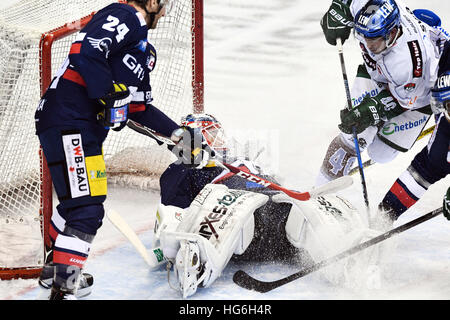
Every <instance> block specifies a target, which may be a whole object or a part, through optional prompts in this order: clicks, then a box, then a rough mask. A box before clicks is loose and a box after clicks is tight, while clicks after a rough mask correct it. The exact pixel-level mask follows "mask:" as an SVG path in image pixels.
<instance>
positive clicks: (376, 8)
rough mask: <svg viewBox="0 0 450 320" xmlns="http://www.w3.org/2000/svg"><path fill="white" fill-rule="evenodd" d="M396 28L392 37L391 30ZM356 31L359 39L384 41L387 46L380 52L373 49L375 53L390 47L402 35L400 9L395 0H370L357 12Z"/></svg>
mask: <svg viewBox="0 0 450 320" xmlns="http://www.w3.org/2000/svg"><path fill="white" fill-rule="evenodd" d="M394 28H397V32H396V34H395V35H394V36H392V37H391V31H392V30H393V29H394ZM355 31H356V35H357V37H358V38H359V40H362V41H363V40H366V42H370V41H374V40H382V41H384V43H385V47H384V46H383V47H382V48H380V51H379V52H375V51H374V50H371V51H373V52H374V53H380V52H381V51H383V50H384V49H386V48H390V47H391V46H392V45H393V44H394V43H395V41H396V40H397V38H398V36H399V35H400V10H399V8H398V6H397V4H396V3H395V1H394V0H370V1H369V2H368V3H367V4H366V5H365V6H364V7H363V8H362V9H361V10H359V11H358V13H357V14H356V17H355ZM369 47H370V44H369ZM369 49H370V48H369Z"/></svg>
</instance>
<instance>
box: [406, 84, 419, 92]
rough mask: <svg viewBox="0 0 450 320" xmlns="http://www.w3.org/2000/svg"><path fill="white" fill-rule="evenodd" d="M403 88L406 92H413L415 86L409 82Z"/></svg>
mask: <svg viewBox="0 0 450 320" xmlns="http://www.w3.org/2000/svg"><path fill="white" fill-rule="evenodd" d="M403 88H404V89H405V90H406V91H408V92H411V91H413V90H414V89H415V88H416V84H415V83H413V82H411V83H408V84H406V85H405V86H404V87H403Z"/></svg>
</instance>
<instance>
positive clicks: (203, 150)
mask: <svg viewBox="0 0 450 320" xmlns="http://www.w3.org/2000/svg"><path fill="white" fill-rule="evenodd" d="M171 140H172V141H173V142H175V143H176V145H175V146H174V147H173V148H172V152H173V153H174V154H175V155H176V156H177V158H178V160H177V163H183V164H184V165H186V166H188V167H190V168H195V169H201V168H204V167H205V166H206V165H207V164H208V161H209V159H210V158H211V157H214V156H215V152H214V151H213V150H212V149H211V148H210V146H209V145H208V142H207V141H206V139H205V137H204V136H203V134H202V133H201V131H198V130H194V129H193V128H191V127H188V126H182V127H180V128H178V129H176V130H174V131H173V133H172V136H171Z"/></svg>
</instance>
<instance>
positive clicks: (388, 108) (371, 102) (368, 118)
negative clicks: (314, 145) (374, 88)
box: [338, 90, 405, 134]
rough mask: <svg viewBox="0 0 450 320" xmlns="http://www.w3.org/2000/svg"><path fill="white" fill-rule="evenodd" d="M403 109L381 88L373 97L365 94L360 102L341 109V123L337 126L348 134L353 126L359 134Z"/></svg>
mask: <svg viewBox="0 0 450 320" xmlns="http://www.w3.org/2000/svg"><path fill="white" fill-rule="evenodd" d="M404 111H405V110H404V109H403V108H402V107H401V106H400V105H399V104H398V102H397V100H395V98H394V97H392V96H391V94H390V93H389V92H388V91H387V90H382V91H381V92H380V93H379V94H377V95H376V96H373V97H371V96H370V95H369V94H368V95H366V96H365V97H364V99H363V101H361V104H360V105H358V106H357V107H355V108H353V109H352V110H348V109H344V110H341V123H340V124H339V125H338V127H339V129H340V130H341V131H342V132H344V133H347V134H350V133H352V127H353V126H355V127H356V133H358V134H359V133H361V132H363V131H364V130H366V129H367V128H368V127H370V126H376V125H378V124H379V123H380V121H387V120H389V119H392V118H393V117H395V116H397V115H399V114H401V113H403V112H404Z"/></svg>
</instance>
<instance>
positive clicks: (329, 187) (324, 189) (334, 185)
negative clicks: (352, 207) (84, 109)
mask: <svg viewBox="0 0 450 320" xmlns="http://www.w3.org/2000/svg"><path fill="white" fill-rule="evenodd" d="M127 125H128V127H130V128H131V129H133V130H135V131H137V132H139V133H142V134H144V135H146V136H149V137H151V138H153V139H155V140H156V141H157V142H158V144H160V145H162V144H167V145H170V146H173V145H175V143H174V142H173V141H172V140H170V138H168V137H165V136H163V135H160V134H158V133H156V132H155V131H153V130H152V129H150V128H147V127H145V126H143V125H141V124H139V123H137V122H134V121H132V120H128V123H127ZM216 162H217V164H219V165H220V166H222V167H224V168H227V169H228V170H230V171H231V172H232V173H234V174H235V175H237V176H239V177H241V178H244V179H246V180H248V181H251V182H255V183H258V184H260V185H262V186H264V187H266V188H269V189H272V190H278V191H282V192H284V193H285V194H287V195H288V196H289V197H291V198H294V199H297V200H300V201H307V200H309V199H310V198H314V197H318V196H320V195H323V194H326V193H331V192H336V191H339V190H342V189H344V188H346V187H349V186H351V185H352V184H353V179H352V178H351V177H349V176H344V177H340V178H338V179H336V180H332V181H330V182H328V183H326V184H324V185H322V186H319V187H317V188H315V189H312V190H311V191H309V192H297V191H293V190H289V189H286V188H283V187H282V186H279V185H278V184H276V183H273V182H271V181H269V180H266V179H263V178H261V177H258V176H257V175H254V174H252V173H249V172H246V171H243V170H241V169H239V168H237V167H235V166H232V165H231V164H228V163H223V162H220V161H218V160H216Z"/></svg>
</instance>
